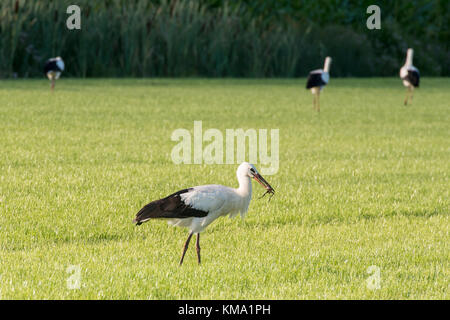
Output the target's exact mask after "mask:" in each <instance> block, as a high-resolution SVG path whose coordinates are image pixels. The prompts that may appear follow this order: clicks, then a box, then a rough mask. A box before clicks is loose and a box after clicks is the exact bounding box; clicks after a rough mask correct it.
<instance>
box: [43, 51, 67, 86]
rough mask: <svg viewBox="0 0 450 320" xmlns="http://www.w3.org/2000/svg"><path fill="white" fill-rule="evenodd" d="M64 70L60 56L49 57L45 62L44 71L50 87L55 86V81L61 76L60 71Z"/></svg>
mask: <svg viewBox="0 0 450 320" xmlns="http://www.w3.org/2000/svg"><path fill="white" fill-rule="evenodd" d="M63 71H64V61H63V59H61V57H56V58H51V59H48V60H47V61H46V62H45V66H44V73H45V75H46V76H47V78H48V79H49V80H50V81H51V82H52V84H51V89H52V91H53V89H54V88H55V81H56V80H57V79H59V77H60V76H61V72H63Z"/></svg>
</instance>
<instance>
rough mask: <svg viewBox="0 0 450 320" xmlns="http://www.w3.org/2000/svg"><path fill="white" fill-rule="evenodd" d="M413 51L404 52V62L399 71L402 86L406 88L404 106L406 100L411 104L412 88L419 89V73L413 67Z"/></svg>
mask: <svg viewBox="0 0 450 320" xmlns="http://www.w3.org/2000/svg"><path fill="white" fill-rule="evenodd" d="M413 56H414V50H413V49H411V48H409V49H408V51H407V52H406V62H405V64H404V65H403V67H402V68H401V69H400V78H401V79H402V80H403V85H404V86H405V87H406V88H407V91H406V98H405V106H406V105H407V104H408V100H410V101H411V102H412V98H413V91H414V88H416V87H419V82H420V73H419V69H417V68H416V67H414V66H413V64H412V63H413Z"/></svg>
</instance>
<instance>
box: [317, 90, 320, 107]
mask: <svg viewBox="0 0 450 320" xmlns="http://www.w3.org/2000/svg"><path fill="white" fill-rule="evenodd" d="M317 112H320V91H317Z"/></svg>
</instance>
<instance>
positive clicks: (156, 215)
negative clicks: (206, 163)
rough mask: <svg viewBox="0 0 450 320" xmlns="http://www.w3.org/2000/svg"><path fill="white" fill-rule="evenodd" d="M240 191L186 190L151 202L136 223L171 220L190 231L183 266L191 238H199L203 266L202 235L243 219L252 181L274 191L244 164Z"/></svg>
mask: <svg viewBox="0 0 450 320" xmlns="http://www.w3.org/2000/svg"><path fill="white" fill-rule="evenodd" d="M236 174H237V178H238V181H239V188H237V189H234V188H230V187H225V186H222V185H204V186H198V187H193V188H189V189H184V190H181V191H178V192H176V193H173V194H171V195H169V196H168V197H166V198H163V199H160V200H156V201H153V202H150V203H149V204H147V205H146V206H144V207H143V208H142V209H141V210H140V211H139V212H138V214H137V215H136V218H135V219H134V220H133V222H135V223H136V225H140V224H142V223H143V222H146V221H148V220H150V219H168V222H169V223H170V224H171V225H174V226H179V227H186V228H188V229H189V237H188V239H187V241H186V243H185V246H184V250H183V255H182V257H181V260H180V265H181V264H182V263H183V259H184V255H185V253H186V250H187V248H188V245H189V241H190V240H191V237H192V235H194V234H196V235H197V244H196V247H197V256H198V263H200V232H202V231H203V230H204V229H205V228H206V227H207V226H208V225H210V224H211V223H212V222H213V221H214V220H216V219H217V218H219V217H221V216H226V215H229V216H230V217H234V216H236V215H237V214H238V213H240V214H241V216H242V217H244V216H245V213H246V212H247V210H248V207H249V204H250V200H251V198H252V183H251V178H254V179H255V180H257V181H258V182H259V183H260V184H261V185H263V186H264V188H266V190H267V191H268V192H270V193H273V192H274V190H273V189H272V187H271V186H270V185H269V184H268V183H267V181H265V180H264V178H263V177H262V176H261V175H260V174H259V173H258V171H257V170H256V168H255V167H254V166H253V165H251V164H249V163H247V162H244V163H242V164H241V165H240V166H239V168H238V170H237V172H236Z"/></svg>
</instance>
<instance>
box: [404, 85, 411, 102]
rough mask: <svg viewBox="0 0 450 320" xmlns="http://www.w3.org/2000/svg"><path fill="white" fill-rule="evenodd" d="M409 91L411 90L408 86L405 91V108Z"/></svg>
mask: <svg viewBox="0 0 450 320" xmlns="http://www.w3.org/2000/svg"><path fill="white" fill-rule="evenodd" d="M410 90H411V88H410V87H409V86H408V88H407V89H406V98H405V106H406V105H407V104H408V99H409V91H410Z"/></svg>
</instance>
